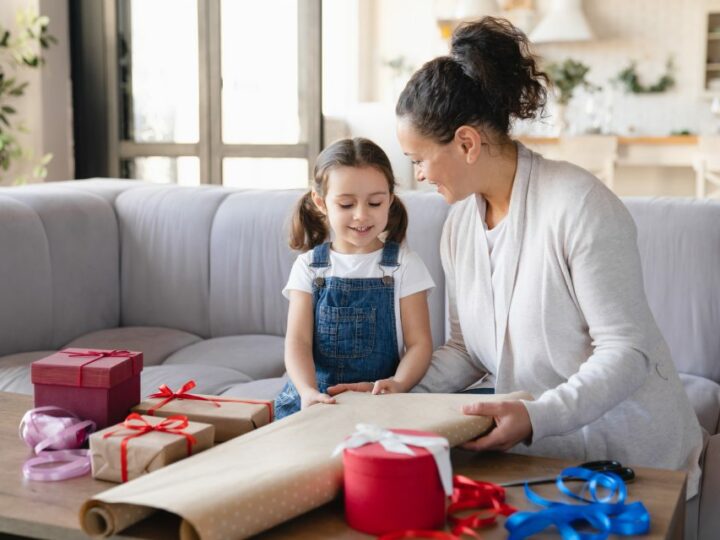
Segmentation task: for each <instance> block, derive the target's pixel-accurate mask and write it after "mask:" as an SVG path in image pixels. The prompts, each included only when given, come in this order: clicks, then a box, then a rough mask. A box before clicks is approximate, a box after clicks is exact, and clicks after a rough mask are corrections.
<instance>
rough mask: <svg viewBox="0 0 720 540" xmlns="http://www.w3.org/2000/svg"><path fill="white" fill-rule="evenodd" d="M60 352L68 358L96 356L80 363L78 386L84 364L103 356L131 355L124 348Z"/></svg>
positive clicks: (80, 384) (124, 356) (125, 356)
mask: <svg viewBox="0 0 720 540" xmlns="http://www.w3.org/2000/svg"><path fill="white" fill-rule="evenodd" d="M60 352H62V353H65V354H67V355H68V356H69V357H70V358H75V357H77V356H96V357H97V358H91V359H90V360H88V361H87V362H83V363H82V364H80V366H79V367H80V369H79V370H78V383H77V385H78V386H82V371H83V368H84V367H85V366H87V365H88V364H92V363H93V362H97V361H98V360H101V359H103V358H129V357H131V356H132V355H133V353H132V352H130V351H126V350H124V349H114V350H112V351H73V352H68V351H60Z"/></svg>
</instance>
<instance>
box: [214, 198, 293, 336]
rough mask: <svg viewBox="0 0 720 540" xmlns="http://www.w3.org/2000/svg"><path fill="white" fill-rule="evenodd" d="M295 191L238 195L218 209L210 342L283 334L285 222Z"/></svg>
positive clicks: (287, 263)
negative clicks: (228, 337) (254, 335)
mask: <svg viewBox="0 0 720 540" xmlns="http://www.w3.org/2000/svg"><path fill="white" fill-rule="evenodd" d="M302 193H303V192H302V191H300V190H287V191H238V192H235V193H232V194H231V195H229V196H228V197H227V198H226V199H225V200H224V201H223V202H222V204H221V205H220V207H219V208H218V211H217V214H216V216H215V222H214V224H213V229H212V236H211V239H210V328H211V332H212V336H213V337H220V336H231V335H238V334H271V335H276V336H282V335H285V327H286V322H287V309H288V302H287V300H285V298H284V297H283V295H282V288H283V286H284V285H285V283H286V282H287V279H288V276H289V275H290V268H291V267H292V264H293V261H294V260H295V257H296V255H297V254H296V253H293V252H292V251H291V250H290V247H289V246H288V236H289V232H290V229H289V223H290V217H291V214H292V212H293V208H294V207H295V205H296V203H297V201H298V200H299V199H300V197H301V195H302Z"/></svg>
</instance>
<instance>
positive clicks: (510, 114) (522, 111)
mask: <svg viewBox="0 0 720 540" xmlns="http://www.w3.org/2000/svg"><path fill="white" fill-rule="evenodd" d="M547 84H548V77H547V75H546V74H545V73H543V72H542V71H540V70H539V68H538V66H537V64H536V61H535V58H534V57H533V55H532V54H531V53H530V48H529V42H528V39H527V36H525V34H523V33H522V31H520V30H518V29H517V28H515V27H514V26H513V25H512V24H510V22H508V21H507V20H505V19H498V18H494V17H484V18H482V19H480V20H478V21H474V22H468V23H464V24H462V25H460V26H459V27H458V28H457V29H456V30H455V32H453V35H452V42H451V45H450V55H449V56H440V57H438V58H435V59H434V60H431V61H429V62H427V63H426V64H425V65H423V66H422V67H421V68H420V69H419V70H418V71H416V72H415V74H414V75H413V76H412V77H411V78H410V81H408V83H407V85H406V86H405V89H404V90H403V91H402V93H401V94H400V98H399V99H398V103H397V107H396V108H395V113H396V114H397V116H398V117H408V118H409V119H410V120H411V122H412V124H413V126H414V127H415V128H416V129H417V130H418V131H419V132H420V133H421V134H422V135H424V136H426V137H430V138H432V139H434V140H435V141H437V142H439V143H442V144H445V143H448V142H450V141H451V140H452V139H453V137H454V136H455V130H456V129H457V128H459V127H460V126H463V125H470V126H477V127H482V128H490V129H491V130H492V131H494V132H495V133H496V134H498V135H501V136H507V134H508V132H509V131H510V124H511V121H512V119H515V118H532V117H534V116H535V114H536V112H537V111H538V110H539V109H542V108H543V106H544V105H545V99H546V94H547V92H546V86H547Z"/></svg>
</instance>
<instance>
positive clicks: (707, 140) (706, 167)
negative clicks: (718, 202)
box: [693, 135, 720, 199]
mask: <svg viewBox="0 0 720 540" xmlns="http://www.w3.org/2000/svg"><path fill="white" fill-rule="evenodd" d="M693 168H694V169H695V196H696V197H697V198H698V199H702V198H705V197H709V198H715V199H720V135H707V136H700V137H698V152H697V155H696V157H695V162H694V163H693ZM708 187H710V189H709V190H708Z"/></svg>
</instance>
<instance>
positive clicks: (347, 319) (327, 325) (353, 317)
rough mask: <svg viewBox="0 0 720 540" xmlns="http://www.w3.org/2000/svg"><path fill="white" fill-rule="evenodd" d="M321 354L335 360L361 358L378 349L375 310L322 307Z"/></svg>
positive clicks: (370, 308) (317, 337)
mask: <svg viewBox="0 0 720 540" xmlns="http://www.w3.org/2000/svg"><path fill="white" fill-rule="evenodd" d="M316 324H317V328H316V336H315V337H316V339H317V341H318V348H319V349H320V352H321V353H322V354H324V355H326V356H331V357H335V358H360V357H363V356H367V355H369V354H370V353H371V352H372V350H373V348H374V347H375V308H374V307H369V308H355V307H331V306H320V310H319V313H318V319H317V321H316Z"/></svg>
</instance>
